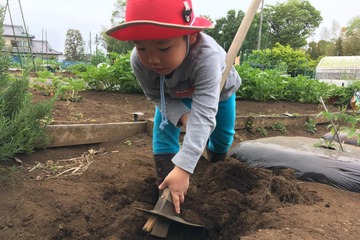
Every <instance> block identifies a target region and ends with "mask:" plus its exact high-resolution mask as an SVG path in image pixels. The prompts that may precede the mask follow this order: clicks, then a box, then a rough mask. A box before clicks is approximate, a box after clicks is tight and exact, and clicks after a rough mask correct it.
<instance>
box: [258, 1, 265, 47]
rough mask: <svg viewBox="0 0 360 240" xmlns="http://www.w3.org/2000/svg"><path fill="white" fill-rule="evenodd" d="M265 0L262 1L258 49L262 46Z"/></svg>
mask: <svg viewBox="0 0 360 240" xmlns="http://www.w3.org/2000/svg"><path fill="white" fill-rule="evenodd" d="M264 1H265V0H262V1H261V12H260V24H259V36H258V44H257V50H260V48H261V34H262V33H261V32H262V24H263V9H264Z"/></svg>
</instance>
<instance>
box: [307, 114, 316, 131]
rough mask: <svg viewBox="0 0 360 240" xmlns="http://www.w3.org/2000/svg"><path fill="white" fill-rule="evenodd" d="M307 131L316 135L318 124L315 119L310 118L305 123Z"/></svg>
mask: <svg viewBox="0 0 360 240" xmlns="http://www.w3.org/2000/svg"><path fill="white" fill-rule="evenodd" d="M304 125H305V129H306V131H308V132H311V133H316V122H315V121H314V119H312V118H309V119H308V121H307V122H305V124H304Z"/></svg>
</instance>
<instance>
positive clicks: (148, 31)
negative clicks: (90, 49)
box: [106, 17, 213, 41]
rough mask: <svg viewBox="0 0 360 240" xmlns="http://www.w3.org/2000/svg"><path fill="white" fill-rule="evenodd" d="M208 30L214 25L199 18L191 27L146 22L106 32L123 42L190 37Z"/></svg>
mask: <svg viewBox="0 0 360 240" xmlns="http://www.w3.org/2000/svg"><path fill="white" fill-rule="evenodd" d="M208 28H213V25H212V23H211V22H210V21H209V20H208V19H206V18H202V17H197V18H196V19H195V21H194V23H193V24H192V25H191V26H187V25H177V24H168V23H162V22H154V21H146V20H144V21H131V22H125V23H122V24H120V25H118V26H116V27H113V28H111V29H109V30H108V31H106V34H107V35H109V36H111V37H113V38H115V39H118V40H122V41H135V40H157V39H165V38H173V37H178V36H184V35H189V34H192V33H196V32H200V31H202V30H204V29H208Z"/></svg>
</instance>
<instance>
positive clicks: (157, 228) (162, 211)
mask: <svg viewBox="0 0 360 240" xmlns="http://www.w3.org/2000/svg"><path fill="white" fill-rule="evenodd" d="M136 209H137V210H140V211H143V212H147V213H150V214H151V217H150V218H149V219H148V221H147V222H146V223H145V225H144V227H143V230H144V231H146V232H149V233H150V234H151V235H153V236H156V237H161V238H165V237H166V236H167V233H168V230H169V226H170V223H171V222H172V221H174V222H177V223H180V224H184V225H187V226H191V227H200V228H204V226H202V225H199V224H194V223H189V222H187V221H185V220H184V219H183V218H181V217H179V216H178V215H177V214H176V213H175V208H174V205H173V202H172V198H171V192H170V189H169V188H166V189H165V190H164V191H163V192H162V193H161V194H160V196H159V199H158V201H157V203H156V205H155V207H154V209H153V210H146V209H142V208H136Z"/></svg>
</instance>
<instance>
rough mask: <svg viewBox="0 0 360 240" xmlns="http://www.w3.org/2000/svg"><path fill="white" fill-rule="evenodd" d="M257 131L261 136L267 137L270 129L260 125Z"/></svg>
mask: <svg viewBox="0 0 360 240" xmlns="http://www.w3.org/2000/svg"><path fill="white" fill-rule="evenodd" d="M256 132H258V133H260V135H261V136H263V137H266V136H267V135H268V131H267V130H266V128H263V127H258V128H256Z"/></svg>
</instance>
